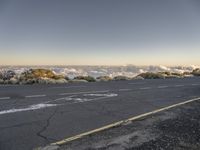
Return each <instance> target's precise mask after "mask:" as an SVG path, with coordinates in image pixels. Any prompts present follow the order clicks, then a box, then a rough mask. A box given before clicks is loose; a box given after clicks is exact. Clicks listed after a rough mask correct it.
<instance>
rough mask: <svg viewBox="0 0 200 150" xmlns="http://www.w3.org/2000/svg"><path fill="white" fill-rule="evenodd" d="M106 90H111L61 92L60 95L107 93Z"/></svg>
mask: <svg viewBox="0 0 200 150" xmlns="http://www.w3.org/2000/svg"><path fill="white" fill-rule="evenodd" d="M105 92H109V90H105V91H87V92H73V93H60V94H58V95H71V94H87V93H105Z"/></svg>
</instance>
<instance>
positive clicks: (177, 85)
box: [175, 85, 184, 87]
mask: <svg viewBox="0 0 200 150" xmlns="http://www.w3.org/2000/svg"><path fill="white" fill-rule="evenodd" d="M182 86H184V85H175V87H182Z"/></svg>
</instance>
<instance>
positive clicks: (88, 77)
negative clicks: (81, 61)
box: [74, 76, 96, 82]
mask: <svg viewBox="0 0 200 150" xmlns="http://www.w3.org/2000/svg"><path fill="white" fill-rule="evenodd" d="M74 79H76V80H86V81H88V82H95V81H96V80H95V78H93V77H91V76H77V77H75V78H74Z"/></svg>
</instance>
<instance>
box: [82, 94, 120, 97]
mask: <svg viewBox="0 0 200 150" xmlns="http://www.w3.org/2000/svg"><path fill="white" fill-rule="evenodd" d="M84 96H97V97H114V96H118V94H115V93H108V94H84Z"/></svg>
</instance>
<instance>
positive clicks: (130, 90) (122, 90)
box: [119, 89, 131, 91]
mask: <svg viewBox="0 0 200 150" xmlns="http://www.w3.org/2000/svg"><path fill="white" fill-rule="evenodd" d="M119 91H131V89H119Z"/></svg>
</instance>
